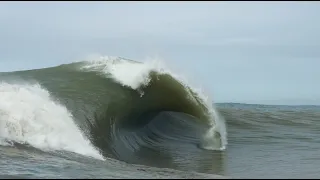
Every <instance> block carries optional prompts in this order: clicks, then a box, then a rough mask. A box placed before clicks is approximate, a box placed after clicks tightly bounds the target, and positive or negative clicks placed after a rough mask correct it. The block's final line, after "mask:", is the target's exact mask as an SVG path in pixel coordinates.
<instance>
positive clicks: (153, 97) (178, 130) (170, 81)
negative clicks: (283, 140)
mask: <svg viewBox="0 0 320 180" xmlns="http://www.w3.org/2000/svg"><path fill="white" fill-rule="evenodd" d="M150 77H151V81H150V83H149V84H148V85H147V86H141V87H140V88H139V89H138V90H133V89H131V88H129V87H124V90H123V91H122V95H121V96H117V97H114V98H112V100H109V103H108V105H107V106H106V107H103V108H104V109H101V110H98V111H96V113H95V115H94V118H93V119H89V118H88V122H89V123H88V124H89V128H90V131H89V132H90V136H91V141H92V143H93V144H94V145H95V146H96V147H97V148H98V149H99V150H100V152H101V153H102V154H103V155H104V156H105V157H111V158H115V159H119V160H122V161H125V162H128V163H134V164H144V165H149V166H156V167H163V168H175V169H185V170H190V168H191V169H192V168H195V167H197V165H196V164H198V163H199V164H198V167H202V168H200V169H201V170H200V169H199V170H198V171H206V170H208V169H206V168H204V166H206V165H209V164H210V166H209V167H210V168H209V169H210V170H212V163H215V164H220V165H221V161H220V162H212V156H213V154H215V155H216V156H217V157H220V158H221V156H222V152H212V151H206V150H203V149H200V148H198V147H199V143H200V141H201V138H202V137H203V135H204V133H205V132H206V131H207V130H208V128H210V127H209V118H210V117H209V113H208V110H207V108H206V107H205V105H204V104H203V103H202V102H201V101H200V99H199V98H198V97H197V96H195V94H194V93H193V92H192V91H191V89H188V88H186V87H185V86H183V85H182V84H180V83H179V82H178V81H177V80H175V79H174V78H173V77H172V76H170V75H168V74H158V73H156V72H151V73H150ZM115 83H116V82H115ZM119 86H120V84H119ZM139 92H143V95H142V96H141V94H140V93H139ZM215 159H219V158H215ZM205 164H206V165H205ZM219 167H221V166H219ZM215 169H216V170H217V168H215ZM222 169H223V168H222ZM193 170H195V171H197V169H193ZM219 171H220V170H219ZM219 171H218V172H217V171H215V172H214V173H219Z"/></svg>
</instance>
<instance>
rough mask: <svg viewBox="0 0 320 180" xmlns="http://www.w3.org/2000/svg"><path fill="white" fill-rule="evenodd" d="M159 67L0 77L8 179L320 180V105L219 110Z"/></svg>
mask: <svg viewBox="0 0 320 180" xmlns="http://www.w3.org/2000/svg"><path fill="white" fill-rule="evenodd" d="M182 77H183V76H182V75H178V74H175V72H172V71H170V70H169V69H168V68H167V67H166V66H164V65H163V64H161V63H160V62H157V61H152V62H151V61H150V62H144V63H140V62H136V61H132V60H127V59H124V58H119V57H101V58H99V59H96V60H90V61H89V60H86V61H80V62H75V63H71V64H63V65H60V66H57V67H50V68H44V69H34V70H26V71H17V72H2V73H0V157H1V159H0V178H137V179H139V178H230V177H231V178H319V177H320V171H319V167H320V156H319V154H320V151H319V148H320V140H319V133H318V132H319V130H320V125H319V123H318V122H319V120H320V107H318V106H284V105H283V106H272V105H248V104H236V103H224V104H217V103H215V102H214V100H213V99H210V95H207V94H205V93H204V92H202V91H201V89H198V88H196V87H195V86H193V85H191V83H190V82H188V81H187V80H186V79H185V78H182Z"/></svg>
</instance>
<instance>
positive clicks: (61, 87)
mask: <svg viewBox="0 0 320 180" xmlns="http://www.w3.org/2000/svg"><path fill="white" fill-rule="evenodd" d="M1 77H2V79H4V80H5V81H6V83H10V84H19V83H20V84H21V82H37V83H38V84H39V85H38V86H37V87H38V88H39V89H44V87H45V88H46V90H45V92H50V93H48V94H46V97H45V98H47V99H48V101H49V100H50V101H52V102H54V103H56V104H57V105H56V106H57V107H62V106H63V105H64V106H65V107H66V108H65V109H64V110H61V112H64V111H65V113H66V115H65V116H63V117H60V116H59V117H58V116H54V115H52V114H51V115H50V114H49V113H48V114H46V115H47V116H50V118H52V120H50V121H51V124H50V125H49V126H50V127H51V126H54V127H56V126H55V125H52V122H53V121H54V122H56V123H57V127H58V126H62V124H64V125H63V126H64V129H68V128H70V126H71V125H70V124H66V123H70V122H71V121H72V120H73V121H74V123H75V124H74V126H78V127H79V128H80V129H81V130H82V131H81V134H82V135H84V136H86V137H87V139H89V140H90V141H91V144H92V145H93V146H94V147H93V148H94V149H97V151H99V152H100V154H102V155H103V156H104V157H106V158H115V159H118V160H123V161H126V162H129V163H139V164H147V165H154V166H158V167H168V164H167V163H165V164H161V163H157V162H155V161H156V159H170V160H171V162H172V164H174V165H172V166H179V165H177V164H180V165H182V164H187V163H186V161H187V159H186V155H187V154H190V151H191V149H193V150H192V151H193V152H194V153H195V154H197V153H199V152H200V151H201V149H207V150H223V149H225V148H226V145H227V133H226V127H225V122H224V120H223V119H222V118H221V117H220V116H219V114H218V113H217V111H216V110H215V108H214V107H213V105H212V101H211V100H209V99H208V98H207V97H206V96H204V95H203V93H201V92H200V91H197V90H195V89H194V88H192V87H191V86H190V85H189V84H188V83H187V82H186V81H184V80H182V79H181V78H179V76H177V75H175V74H174V73H172V72H170V71H169V70H168V69H167V68H166V67H164V66H163V65H161V64H159V63H158V62H147V63H139V62H135V61H131V60H126V59H122V58H110V57H102V58H101V59H99V60H95V61H83V62H78V63H72V64H67V65H60V66H58V67H53V68H46V69H38V70H30V71H21V72H12V73H3V74H2V75H1ZM17 79H19V81H17ZM47 90H48V91H47ZM49 94H50V95H49ZM49 97H50V98H51V99H50V98H49ZM1 101H3V102H4V101H5V100H3V98H2V99H1V97H0V103H1ZM51 106H53V105H51ZM2 109H5V108H2ZM62 109H63V107H62ZM68 110H69V112H68ZM21 111H22V110H21ZM49 111H52V113H54V112H56V111H54V108H53V107H51V108H50V107H48V112H49ZM6 112H7V113H8V112H9V110H6ZM60 114H61V113H60ZM43 116H45V115H43ZM30 118H31V119H32V118H33V119H34V117H30ZM39 118H43V119H46V118H44V117H39ZM7 119H8V118H7ZM58 119H59V120H58ZM67 119H68V120H67ZM0 120H1V122H4V121H7V120H6V119H5V120H3V119H0ZM38 121H45V120H38ZM46 121H49V120H48V119H47V120H46ZM60 121H61V122H60ZM27 123H28V122H27ZM40 123H42V122H40ZM58 124H59V125H58ZM43 126H45V124H44V125H43ZM22 128H24V127H22ZM51 130H52V129H51ZM57 133H58V132H57ZM65 133H68V132H67V131H66V132H65ZM63 136H65V138H66V139H68V138H69V137H68V135H63ZM79 136H80V135H79ZM6 139H10V136H6ZM62 139H63V138H62ZM11 140H15V139H12V138H11ZM58 141H59V140H58ZM60 141H61V140H60ZM73 141H74V140H71V141H70V142H69V146H70V144H73V143H75V142H73ZM28 142H29V141H27V143H28ZM78 143H79V141H78ZM58 149H59V148H58ZM186 149H188V151H186ZM62 150H68V151H76V149H71V150H70V148H69V149H62ZM184 152H185V153H184ZM155 155H156V156H155ZM200 159H201V157H200V156H199V162H200ZM159 162H160V161H159ZM166 162H168V161H166ZM177 162H180V163H177Z"/></svg>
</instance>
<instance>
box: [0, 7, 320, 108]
mask: <svg viewBox="0 0 320 180" xmlns="http://www.w3.org/2000/svg"><path fill="white" fill-rule="evenodd" d="M319 19H320V3H319V2H258V1H256V2H147V3H146V2H1V3H0V71H14V70H22V69H33V68H42V67H48V66H55V65H59V64H62V63H70V62H73V61H79V60H81V59H83V58H86V57H87V56H88V55H90V54H96V53H98V54H101V55H109V56H121V57H125V58H128V59H133V60H137V61H144V60H145V59H146V58H148V57H149V58H150V57H151V58H152V57H158V58H160V59H162V60H164V61H165V62H166V64H167V65H169V67H170V66H172V67H173V68H177V69H178V70H179V71H180V72H181V73H183V74H185V76H186V77H189V78H190V79H192V80H193V81H195V82H196V83H197V84H199V85H202V86H203V87H204V88H205V89H206V91H207V92H210V95H211V96H212V98H213V100H214V101H215V102H241V103H263V104H318V105H320V21H319Z"/></svg>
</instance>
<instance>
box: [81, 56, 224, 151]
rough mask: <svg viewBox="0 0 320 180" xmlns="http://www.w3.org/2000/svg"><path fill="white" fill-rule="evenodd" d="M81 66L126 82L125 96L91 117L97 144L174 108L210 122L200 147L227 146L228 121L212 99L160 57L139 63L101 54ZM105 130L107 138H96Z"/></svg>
mask: <svg viewBox="0 0 320 180" xmlns="http://www.w3.org/2000/svg"><path fill="white" fill-rule="evenodd" d="M81 70H82V71H84V72H95V73H97V74H99V75H100V76H102V77H104V78H107V79H110V80H112V81H113V82H114V83H116V84H119V85H121V86H123V91H122V92H119V94H122V95H121V97H122V98H118V99H115V100H113V103H111V104H109V106H108V108H106V109H105V110H103V111H104V112H103V113H101V112H99V113H98V114H96V116H95V118H94V119H93V120H89V122H91V123H90V128H91V136H92V137H93V139H96V140H93V141H94V142H93V143H94V144H97V146H101V144H104V143H110V142H111V141H112V139H113V138H115V136H117V135H116V133H117V132H118V133H119V129H121V128H127V129H130V128H131V129H132V127H135V128H136V127H143V126H146V125H147V124H148V123H150V121H151V120H152V119H153V118H155V117H156V116H157V115H158V114H159V113H161V112H170V111H171V112H181V113H185V114H188V115H191V116H193V117H194V119H195V121H198V122H199V123H205V124H206V125H207V127H208V128H207V130H205V131H206V132H205V133H203V136H202V138H201V140H200V142H199V147H201V148H204V149H209V150H224V149H225V148H226V145H227V133H226V126H225V122H224V120H223V118H222V117H221V116H220V115H219V114H218V112H217V111H216V109H215V108H214V106H213V105H212V101H210V100H209V98H208V97H207V96H204V95H203V93H202V92H200V91H197V90H196V89H195V88H192V87H191V86H190V85H189V84H188V83H187V82H186V81H185V80H182V78H180V77H179V76H177V75H175V74H174V73H172V72H170V71H169V70H168V68H166V67H165V66H164V65H163V64H161V63H160V62H159V61H151V62H146V63H140V62H135V61H132V60H126V59H123V58H119V57H101V58H100V59H97V60H93V61H86V63H85V65H83V66H82V67H81ZM111 121H112V122H111ZM92 122H93V123H92ZM106 127H109V128H108V129H107V128H106ZM105 132H113V133H111V134H112V135H110V137H108V138H104V140H102V139H103V138H102V139H101V138H97V137H104V135H103V134H105ZM101 133H102V134H101ZM112 136H113V137H112ZM98 139H99V140H98ZM99 144H100V145H99ZM104 148H106V147H104ZM111 149H112V148H111Z"/></svg>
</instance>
